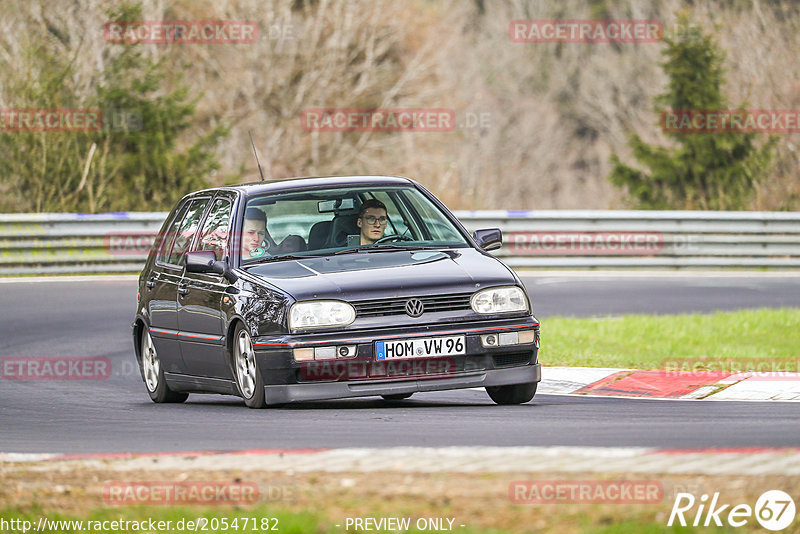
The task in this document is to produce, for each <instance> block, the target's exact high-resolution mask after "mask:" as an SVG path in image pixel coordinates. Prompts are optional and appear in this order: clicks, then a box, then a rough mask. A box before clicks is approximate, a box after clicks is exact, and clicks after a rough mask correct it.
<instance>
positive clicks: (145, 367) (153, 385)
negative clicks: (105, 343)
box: [141, 326, 189, 404]
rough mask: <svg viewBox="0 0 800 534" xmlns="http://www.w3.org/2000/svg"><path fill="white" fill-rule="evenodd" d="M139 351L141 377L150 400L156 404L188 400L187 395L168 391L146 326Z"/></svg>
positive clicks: (159, 361)
mask: <svg viewBox="0 0 800 534" xmlns="http://www.w3.org/2000/svg"><path fill="white" fill-rule="evenodd" d="M141 349H142V350H141V356H142V376H143V377H144V385H145V387H147V393H148V394H149V395H150V399H151V400H152V401H153V402H155V403H158V404H161V403H165V402H184V401H185V400H186V399H188V398H189V394H188V393H178V392H175V391H172V390H171V389H169V386H168V385H167V381H166V380H165V379H164V370H163V369H162V368H161V360H160V359H159V358H158V353H157V352H156V346H155V345H154V344H153V338H152V337H150V329H149V328H147V327H146V326H145V327H143V331H142V347H141Z"/></svg>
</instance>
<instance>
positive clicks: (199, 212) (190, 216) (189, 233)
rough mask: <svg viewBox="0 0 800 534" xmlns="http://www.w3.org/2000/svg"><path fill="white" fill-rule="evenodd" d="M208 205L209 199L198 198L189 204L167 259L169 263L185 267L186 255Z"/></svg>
mask: <svg viewBox="0 0 800 534" xmlns="http://www.w3.org/2000/svg"><path fill="white" fill-rule="evenodd" d="M207 205H208V199H207V198H198V199H195V200H193V201H191V203H189V207H188V208H187V210H186V213H185V214H184V216H183V219H182V220H181V223H180V225H179V226H178V228H177V230H176V231H175V241H174V243H173V245H172V250H171V251H170V253H169V256H168V257H167V263H171V264H173V265H183V263H184V261H186V258H185V257H184V253H185V252H186V251H187V250H189V245H191V243H192V239H193V238H194V235H195V234H196V233H197V227H198V226H199V225H200V219H201V218H202V217H203V212H204V211H205V209H206V206H207Z"/></svg>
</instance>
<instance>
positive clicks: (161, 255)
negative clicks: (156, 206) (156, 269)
mask: <svg viewBox="0 0 800 534" xmlns="http://www.w3.org/2000/svg"><path fill="white" fill-rule="evenodd" d="M186 206H188V204H184V205H183V206H181V209H180V210H178V212H177V213H176V214H175V218H174V219H173V221H172V224H170V225H169V228H167V230H166V233H165V234H164V235H163V236H161V245H160V248H159V250H158V256H156V261H158V262H159V263H166V261H167V259H168V257H169V251H170V250H172V244H173V243H174V242H175V235H177V233H178V225H179V224H180V223H181V221H182V220H183V216H184V215H185V214H186Z"/></svg>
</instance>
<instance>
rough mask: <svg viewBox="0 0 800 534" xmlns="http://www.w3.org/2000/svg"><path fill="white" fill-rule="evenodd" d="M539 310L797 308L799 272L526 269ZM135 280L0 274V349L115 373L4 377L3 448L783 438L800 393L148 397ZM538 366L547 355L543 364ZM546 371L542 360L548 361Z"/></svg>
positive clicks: (681, 442)
mask: <svg viewBox="0 0 800 534" xmlns="http://www.w3.org/2000/svg"><path fill="white" fill-rule="evenodd" d="M524 281H525V283H526V286H527V288H528V290H529V292H530V293H531V296H532V299H533V302H534V310H535V313H536V315H537V317H539V318H540V319H545V320H546V318H547V317H552V316H556V315H571V316H591V315H610V314H619V313H634V312H639V313H660V314H663V313H684V312H709V311H713V310H733V309H742V308H755V307H779V306H793V307H797V306H800V276H798V275H770V274H765V275H760V274H759V275H747V274H741V275H730V274H726V275H719V276H708V275H704V274H688V275H679V276H675V275H660V274H635V275H616V274H614V275H606V274H586V275H574V274H563V275H562V274H557V273H552V274H550V273H548V274H537V275H530V276H525V277H524ZM135 301H136V284H135V281H134V280H133V279H132V278H129V279H125V280H121V279H112V280H100V281H85V280H77V279H73V280H69V281H50V282H48V281H35V280H31V281H15V282H11V283H0V306H2V310H3V319H2V321H0V358H9V357H36V356H101V357H107V358H108V359H109V360H110V361H111V363H112V369H113V373H112V376H111V377H110V378H108V379H105V380H88V381H55V380H39V381H13V380H4V379H0V429H2V431H1V432H0V452H63V453H90V452H160V451H165V452H166V451H194V450H241V449H271V448H299V447H302V448H327V447H383V446H402V445H416V446H471V445H499V446H510V445H576V446H649V447H662V448H680V449H702V448H707V447H787V446H798V444H800V425H798V424H797V414H798V404H796V403H788V402H785V403H784V402H749V403H748V402H714V401H660V400H644V399H624V398H601V397H583V396H560V395H537V396H536V397H535V398H534V400H533V401H532V402H530V403H528V404H526V405H522V406H511V407H500V406H495V405H494V404H493V403H492V402H491V401H490V399H489V397H488V396H487V395H486V393H485V392H483V391H480V390H465V391H455V392H441V393H425V394H417V395H415V396H414V397H412V398H411V399H409V400H407V401H403V402H397V403H386V402H384V401H382V400H380V399H376V398H366V399H354V400H347V401H331V402H317V403H308V404H300V405H294V406H289V407H285V408H278V409H267V410H248V409H246V408H245V407H244V403H243V402H242V401H241V400H239V399H237V398H234V397H224V396H202V395H192V396H190V397H189V401H188V402H187V403H186V404H184V405H156V404H153V403H152V402H150V400H149V398H148V397H147V394H146V392H145V388H144V385H143V383H142V381H141V379H140V377H139V375H138V371H137V370H136V368H135V367H134V363H133V362H134V358H133V348H132V341H131V335H130V323H131V319H132V317H133V311H134V307H135ZM543 363H544V364H545V365H546V362H543ZM545 373H546V369H545Z"/></svg>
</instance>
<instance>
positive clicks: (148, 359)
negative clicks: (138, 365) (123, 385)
mask: <svg viewBox="0 0 800 534" xmlns="http://www.w3.org/2000/svg"><path fill="white" fill-rule="evenodd" d="M142 368H143V369H144V383H145V384H146V385H147V389H148V390H149V391H150V392H155V390H156V388H157V387H158V376H159V375H160V374H161V361H160V360H159V359H158V354H156V347H155V345H153V339H152V338H151V337H150V331H149V330H145V331H144V339H142Z"/></svg>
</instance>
